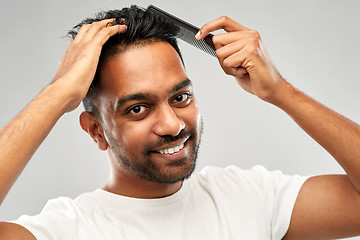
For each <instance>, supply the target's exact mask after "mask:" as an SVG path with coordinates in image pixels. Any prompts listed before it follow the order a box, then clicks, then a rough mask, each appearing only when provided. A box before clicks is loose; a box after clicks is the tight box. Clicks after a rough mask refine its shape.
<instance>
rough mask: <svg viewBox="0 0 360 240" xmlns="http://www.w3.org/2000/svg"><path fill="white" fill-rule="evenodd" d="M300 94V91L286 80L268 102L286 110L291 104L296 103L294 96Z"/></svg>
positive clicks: (281, 82)
mask: <svg viewBox="0 0 360 240" xmlns="http://www.w3.org/2000/svg"><path fill="white" fill-rule="evenodd" d="M297 93H298V90H297V89H296V88H294V87H293V86H292V85H291V84H290V83H289V82H287V81H286V80H285V79H282V80H281V81H280V82H279V86H278V88H277V90H276V92H275V93H274V94H273V95H272V98H270V99H268V100H267V102H269V103H271V104H273V105H275V106H277V107H279V108H281V109H283V110H284V109H286V106H288V105H289V104H290V103H291V102H293V101H294V96H295V95H296V94H297Z"/></svg>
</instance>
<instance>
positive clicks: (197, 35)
mask: <svg viewBox="0 0 360 240" xmlns="http://www.w3.org/2000/svg"><path fill="white" fill-rule="evenodd" d="M200 34H201V33H200V31H198V32H197V34H196V35H195V38H196V39H199V38H200Z"/></svg>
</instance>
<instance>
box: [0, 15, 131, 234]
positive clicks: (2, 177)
mask: <svg viewBox="0 0 360 240" xmlns="http://www.w3.org/2000/svg"><path fill="white" fill-rule="evenodd" d="M109 21H110V20H104V21H100V22H96V23H93V24H91V25H84V26H83V27H82V28H81V29H80V31H79V33H78V35H77V36H76V38H75V39H74V40H73V41H72V42H71V43H70V45H69V47H68V49H67V51H66V53H65V56H64V57H63V58H62V60H61V63H60V67H59V70H58V72H57V73H56V76H55V78H54V80H53V82H52V83H51V84H50V85H49V86H47V87H46V88H44V89H43V90H42V91H41V92H40V94H39V95H38V96H36V97H35V99H34V100H33V101H31V102H30V104H29V105H28V106H26V107H25V108H24V110H22V111H21V112H20V113H19V114H18V115H17V116H16V117H15V118H14V119H13V120H12V121H11V122H10V123H8V124H7V125H6V126H5V127H4V128H3V129H1V131H0V203H1V202H2V201H3V200H4V198H5V196H6V194H7V193H8V191H9V190H10V188H11V186H12V185H13V184H14V182H15V181H16V179H17V177H18V176H19V175H20V173H21V172H22V170H23V169H24V167H25V166H26V164H27V163H28V162H29V160H30V158H31V157H32V155H33V154H34V153H35V151H36V150H37V148H38V147H39V146H40V144H41V143H42V142H43V141H44V139H45V138H46V136H47V135H48V133H49V132H50V131H51V129H52V128H53V127H54V125H55V123H56V122H57V120H58V119H59V118H60V117H61V116H62V115H63V114H65V113H66V112H70V111H72V110H74V109H75V108H76V107H77V106H78V105H79V104H80V102H81V101H82V99H83V98H84V97H85V96H86V93H87V91H88V88H89V87H90V84H91V81H92V79H93V77H94V75H95V72H96V67H97V63H98V60H99V56H100V53H101V48H102V45H103V44H104V43H105V42H106V41H107V39H108V38H109V37H111V36H112V35H115V34H116V33H120V32H123V31H125V30H126V26H120V25H116V26H111V27H106V24H107V23H108V22H109ZM5 226H10V227H11V226H12V225H11V224H6V223H1V224H0V239H4V238H2V236H3V235H2V233H3V231H6V229H7V227H5ZM12 229H21V228H12ZM8 232H10V233H14V234H15V233H16V232H17V231H13V230H11V231H8ZM14 236H15V235H14ZM15 238H16V236H15ZM6 239H9V238H6ZM17 239H18V238H17Z"/></svg>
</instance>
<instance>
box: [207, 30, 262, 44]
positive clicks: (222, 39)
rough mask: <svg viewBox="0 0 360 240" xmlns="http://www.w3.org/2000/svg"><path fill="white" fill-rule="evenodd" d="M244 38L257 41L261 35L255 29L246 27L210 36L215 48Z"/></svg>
mask: <svg viewBox="0 0 360 240" xmlns="http://www.w3.org/2000/svg"><path fill="white" fill-rule="evenodd" d="M245 39H252V40H254V42H257V41H259V40H260V39H261V37H260V34H259V33H258V32H257V31H255V30H252V29H248V30H245V31H236V32H230V33H223V34H218V35H215V36H214V37H213V38H212V40H213V42H214V45H215V48H216V49H218V48H220V47H223V46H225V45H228V44H231V43H233V42H237V41H239V40H245Z"/></svg>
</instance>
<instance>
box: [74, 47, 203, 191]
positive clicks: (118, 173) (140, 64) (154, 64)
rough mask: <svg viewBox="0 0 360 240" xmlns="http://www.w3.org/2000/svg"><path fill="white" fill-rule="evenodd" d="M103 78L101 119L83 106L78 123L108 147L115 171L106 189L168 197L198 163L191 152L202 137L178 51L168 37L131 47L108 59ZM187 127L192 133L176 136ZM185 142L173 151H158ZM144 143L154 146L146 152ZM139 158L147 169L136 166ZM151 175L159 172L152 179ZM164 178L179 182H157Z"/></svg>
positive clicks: (198, 116) (100, 105)
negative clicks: (135, 97) (181, 146)
mask: <svg viewBox="0 0 360 240" xmlns="http://www.w3.org/2000/svg"><path fill="white" fill-rule="evenodd" d="M144 73H146V74H144ZM101 79H102V87H103V90H102V94H101V97H100V99H99V109H100V114H101V116H102V117H101V121H100V120H99V119H98V118H96V117H94V116H93V115H92V114H91V113H88V112H84V113H83V114H82V115H81V116H80V123H81V126H82V128H83V129H84V130H85V131H87V132H88V133H91V134H90V135H91V137H92V138H93V139H94V140H95V142H97V144H98V147H99V148H100V149H101V150H107V155H108V159H109V161H110V166H111V175H110V178H109V180H108V182H107V184H106V185H105V187H104V189H105V190H107V191H110V192H113V193H117V194H121V195H125V196H130V197H139V198H156V197H164V196H168V195H170V194H172V193H174V192H176V191H177V190H179V188H180V187H181V185H182V180H183V179H184V178H185V177H187V176H189V175H190V174H191V172H192V171H193V169H194V167H195V158H196V157H195V156H194V154H192V153H193V152H195V151H196V148H197V145H198V144H199V141H200V132H201V117H200V112H199V110H198V108H197V106H196V103H195V100H194V98H193V90H192V85H191V82H190V81H189V80H188V77H187V76H186V73H185V70H184V67H183V64H182V63H181V59H180V57H179V55H178V54H177V52H176V51H175V50H174V48H173V47H172V46H171V45H170V44H168V43H165V42H155V43H149V44H145V45H144V46H140V47H133V48H131V49H129V50H127V51H126V52H125V53H122V54H120V55H116V56H114V57H112V58H111V59H110V60H108V61H107V62H106V63H105V65H104V67H103V69H102V72H101ZM174 87H177V88H176V90H175V91H174ZM140 94H142V96H141V98H140V99H129V100H127V101H126V102H122V104H118V103H119V99H124V98H129V96H136V95H140ZM186 132H193V133H194V134H185V135H184V136H182V137H181V138H178V139H177V138H175V137H176V136H178V135H179V134H180V135H182V133H186ZM184 142H185V146H184V148H183V149H182V150H181V151H179V152H178V153H175V154H160V153H159V152H157V151H156V150H160V149H167V148H169V147H173V146H177V145H179V144H181V143H184ZM144 146H151V147H150V149H151V151H150V153H146V154H144V153H143V152H144V148H145V147H144ZM126 161H127V162H126ZM175 163H176V164H175ZM135 164H136V165H138V166H140V167H142V166H144V168H145V169H148V170H149V173H143V172H142V171H141V170H139V171H138V172H136V171H135V169H132V168H134V165H135ZM148 165H150V166H152V167H149V166H148ZM154 168H155V169H154ZM139 175H140V176H139ZM148 175H151V176H158V177H157V179H152V180H151V179H150V181H149V176H148ZM161 180H162V181H176V182H175V183H174V184H165V183H158V182H159V181H161Z"/></svg>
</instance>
